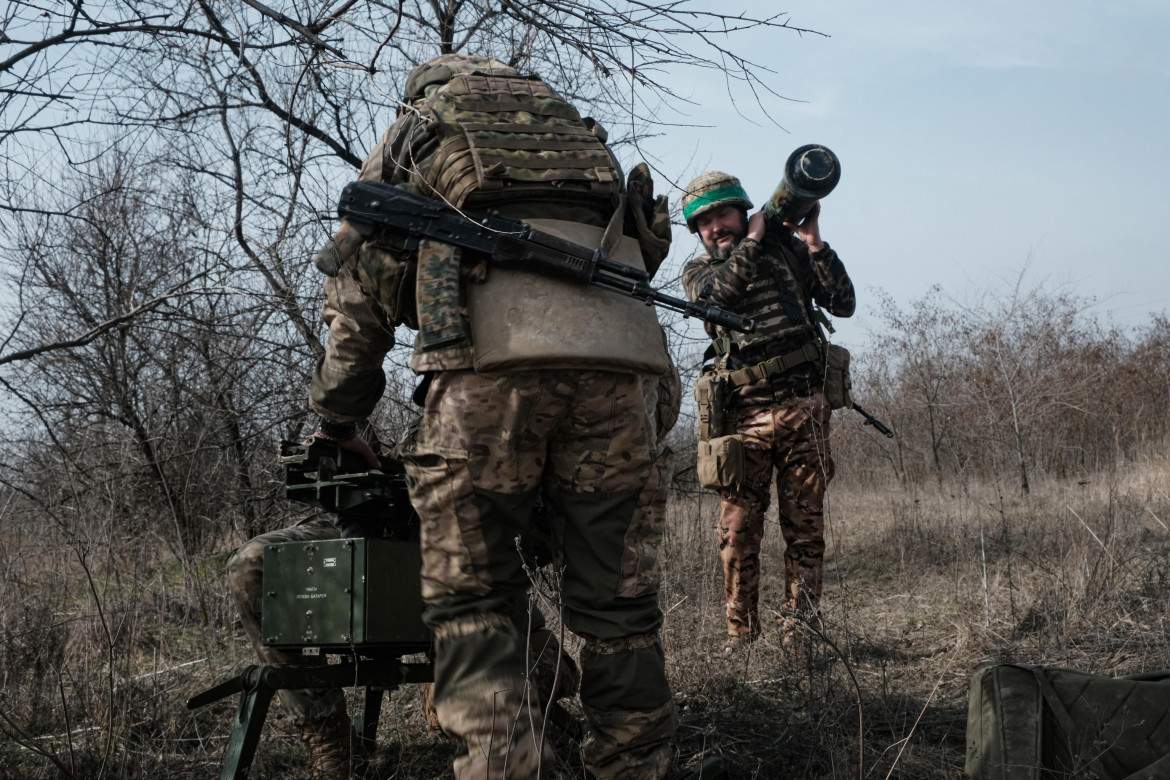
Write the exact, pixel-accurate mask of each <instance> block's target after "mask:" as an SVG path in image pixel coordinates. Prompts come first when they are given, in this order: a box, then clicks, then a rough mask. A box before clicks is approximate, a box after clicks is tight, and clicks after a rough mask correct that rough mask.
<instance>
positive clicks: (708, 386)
mask: <svg viewBox="0 0 1170 780" xmlns="http://www.w3.org/2000/svg"><path fill="white" fill-rule="evenodd" d="M729 391H730V388H729V387H728V385H727V376H726V375H725V374H722V373H719V372H717V371H712V370H711V369H706V370H704V371H703V373H701V374H699V378H698V379H696V380H695V405H696V406H697V407H698V416H699V441H709V440H711V439H716V438H718V437H720V436H722V435H723V434H724V427H725V426H724V419H723V416H724V413H725V412H724V410H725V409H726V407H727V395H728V392H729Z"/></svg>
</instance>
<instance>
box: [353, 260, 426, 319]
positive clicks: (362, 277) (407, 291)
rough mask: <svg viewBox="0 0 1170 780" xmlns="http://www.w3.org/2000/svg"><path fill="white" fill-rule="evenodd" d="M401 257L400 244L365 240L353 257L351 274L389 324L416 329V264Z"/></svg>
mask: <svg viewBox="0 0 1170 780" xmlns="http://www.w3.org/2000/svg"><path fill="white" fill-rule="evenodd" d="M402 257H403V253H402V250H401V247H398V248H396V247H393V246H390V245H388V244H385V243H381V242H379V241H376V240H369V241H366V242H365V243H363V244H362V245H361V247H360V248H359V249H358V251H357V254H356V256H355V257H354V259H353V269H354V275H355V276H356V277H357V280H358V284H359V285H360V286H361V288H362V290H363V291H365V292H366V294H367V295H371V296H373V297H374V298H376V299H377V301H378V303H380V304H381V305H382V308H383V309H384V310H385V312H386V317H387V319H388V320H389V321H390V323H391V324H392V325H406V326H408V327H410V328H418V317H417V316H416V311H415V296H414V286H415V277H416V275H417V273H418V265H417V263H415V262H413V261H412V260H413V259H402Z"/></svg>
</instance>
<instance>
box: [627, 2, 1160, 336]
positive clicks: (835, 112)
mask: <svg viewBox="0 0 1170 780" xmlns="http://www.w3.org/2000/svg"><path fill="white" fill-rule="evenodd" d="M720 5H721V6H722V8H723V9H724V10H730V9H731V5H732V4H728V3H726V2H724V3H721V4H720ZM740 8H744V9H745V10H748V11H750V12H754V13H766V12H775V11H779V10H787V11H788V12H789V14H790V21H791V23H792V24H794V25H796V26H800V27H806V28H812V29H815V30H818V31H821V32H824V33H827V34H828V35H829V36H830V37H827V38H822V37H818V36H814V35H804V36H798V35H796V34H794V33H788V32H783V31H771V32H761V33H759V34H753V35H748V36H746V37H745V38H743V39H740V43H741V44H742V45H743V49H742V50H743V52H744V53H745V54H747V55H749V56H751V57H752V58H753V59H755V60H756V61H757V62H761V63H763V64H766V65H767V66H769V67H770V68H771V69H772V70H774V71H776V73H775V75H774V76H772V77H771V78H770V83H771V84H773V85H774V86H775V87H776V88H777V90H778V91H780V92H781V93H782V94H783V95H784V96H785V97H787V98H791V99H793V101H801V102H789V101H781V100H777V99H772V100H770V101H768V102H767V103H766V107H767V109H768V112H769V113H770V114H771V116H772V118H773V119H774V120H775V121H776V122H777V123H778V124H780V125H781V126H783V128H784V129H783V130H781V129H779V128H777V127H776V126H775V124H773V123H771V122H770V121H769V120H768V118H767V117H766V116H765V115H764V113H763V112H762V110H761V109H760V108H758V107H756V106H755V105H754V104H753V102H752V98H751V96H750V95H749V94H747V93H746V92H745V91H744V90H742V89H739V90H737V91H735V92H734V94H735V95H736V98H737V100H736V105H737V106H738V109H739V111H740V113H742V115H743V116H740V115H738V114H737V112H736V108H735V107H733V106H732V103H731V101H730V100H729V99H728V96H727V90H726V87H725V85H724V84H723V82H722V81H721V80H719V79H717V78H715V77H714V76H712V75H708V76H704V77H701V78H695V77H694V74H693V73H692V74H688V76H687V78H686V79H685V80H680V81H679V82H678V86H677V88H678V89H679V91H680V92H682V93H683V94H686V95H688V96H690V97H691V98H692V99H693V100H694V101H696V102H697V103H698V104H700V105H702V106H703V107H704V110H703V111H699V110H698V109H694V108H691V109H687V110H686V112H687V114H686V115H683V116H675V117H672V116H670V115H669V114H664V116H663V118H664V119H666V120H668V121H679V122H685V121H688V120H689V121H691V122H695V123H702V124H704V125H715V126H714V127H695V128H672V129H670V130H669V131H668V132H667V134H666V135H665V136H664V137H662V138H658V139H653V140H651V141H648V142H647V144H646V146H645V147H644V150H645V151H647V152H650V153H651V154H653V155H655V156H657V157H658V160H657V165H658V166H659V167H660V170H661V171H662V172H663V173H669V174H670V175H672V176H674V177H676V178H677V179H678V180H679V181H680V182H681V183H684V184H685V182H686V181H688V180H689V178H690V177H691V176H693V175H694V174H696V173H698V172H700V171H702V170H706V169H709V168H717V169H721V170H726V171H728V172H731V173H734V174H736V175H738V176H739V177H740V178H741V179H742V180H743V183H744V185H745V187H746V188H747V190H748V192H749V193H750V194H751V196H752V198H753V200H755V201H756V203H757V204H760V203H762V202H763V200H764V199H765V198H766V197H767V196H768V194H769V193H770V192H771V190H772V189H773V188H774V187H775V185H776V183H777V182H778V180H779V175H780V171H781V169H782V166H783V163H784V160H785V158H786V157H787V156H788V154H789V153H790V152H791V151H792V150H793V149H794V148H796V147H797V146H800V145H802V144H805V143H810V142H817V143H822V144H825V145H827V146H829V147H830V148H831V149H833V150H834V151H835V152H836V153H837V154H838V156H839V157H840V158H841V161H842V171H843V176H842V180H841V183H840V185H839V186H838V188H837V190H836V191H835V192H834V193H833V194H832V195H830V196H829V197H828V198H827V199H826V200H825V202H824V204H823V205H824V213H823V216H822V230H823V233H824V236H825V238H826V239H827V240H828V241H830V242H831V243H832V244H833V245H834V246H835V247H836V248H837V249H838V250H839V251H840V253H841V255H842V257H843V259H844V260H845V261H846V265H847V266H848V268H849V271H850V274H851V276H852V277H853V279H854V282H855V284H856V285H857V287H858V289H859V292H860V293H861V297H860V304H861V307H862V309H861V311H860V316H859V317H858V319H857V324H856V325H854V324H852V323H850V324H847V325H846V327H845V328H843V329H842V335H843V336H844V340H845V341H846V343H848V342H849V341H855V340H858V339H864V338H865V335H864V331H865V329H866V328H867V327H874V326H876V324H877V323H876V321H875V320H874V319H873V318H872V317H867V316H866V314H865V306H866V304H867V303H873V302H874V297H875V296H874V295H873V294H872V293H873V292H874V291H876V290H879V289H880V290H883V291H885V292H887V293H888V294H890V295H892V296H893V297H894V299H895V300H896V301H897V302H899V303H901V304H905V303H907V302H909V301H910V300H912V299H914V298H917V297H920V296H922V295H924V294H926V293H927V291H928V290H929V289H930V288H931V287H932V286H934V285H941V286H942V287H943V289H944V290H945V292H946V294H947V295H948V296H950V297H951V298H953V299H955V300H956V301H959V302H962V301H967V300H971V299H972V298H973V297H974V296H975V295H977V294H979V293H983V292H987V291H992V292H994V291H997V290H1009V289H1010V287H1011V285H1012V284H1013V283H1014V282H1015V280H1016V279H1017V278H1018V277H1019V275H1020V274H1021V272H1024V273H1025V285H1026V286H1036V285H1043V286H1044V287H1045V288H1047V289H1051V290H1057V289H1060V290H1065V291H1070V292H1073V293H1075V294H1079V295H1083V296H1093V297H1095V298H1096V299H1097V300H1098V301H1099V303H1098V304H1097V306H1096V307H1095V308H1094V311H1095V312H1096V313H1098V314H1100V315H1101V316H1108V317H1111V318H1112V319H1113V320H1114V321H1116V322H1118V323H1119V324H1122V325H1127V326H1132V325H1140V324H1141V323H1142V322H1144V321H1145V319H1146V317H1148V315H1149V314H1150V313H1151V312H1162V311H1166V310H1168V309H1170V271H1168V270H1167V263H1166V261H1167V254H1168V252H1167V248H1168V246H1170V238H1168V232H1167V230H1168V225H1167V222H1170V214H1168V210H1170V209H1168V207H1170V148H1168V147H1170V55H1168V54H1167V53H1166V49H1167V41H1168V40H1170V2H1167V0H1161V1H1160V2H1153V1H1152V0H1115V2H1113V3H1111V4H1108V5H1106V4H1104V3H1099V2H1097V3H1090V2H1082V1H1081V0H1063V1H1062V2H1055V0H1040V1H1039V2H1030V3H1022V2H1017V3H1009V2H1002V1H1001V0H992V1H991V2H981V3H957V2H942V1H941V0H939V1H937V2H927V1H926V0H889V1H888V2H865V1H864V0H828V1H826V2H802V3H798V4H783V5H782V4H781V3H779V2H746V1H743V2H739V3H735V4H734V10H738V9H740ZM711 107H716V108H717V110H715V111H711V110H710V108H711ZM786 131H787V132H786ZM677 197H678V193H677V192H676V193H672V198H677ZM695 247H696V244H695V243H694V240H693V238H692V237H691V236H689V234H686V233H685V232H684V233H682V234H681V235H677V236H676V251H675V253H674V255H673V256H672V262H673V263H676V264H677V263H682V262H683V261H684V260H685V259H686V257H688V256H690V254H692V253H693V250H694V249H695ZM1025 269H1026V270H1025Z"/></svg>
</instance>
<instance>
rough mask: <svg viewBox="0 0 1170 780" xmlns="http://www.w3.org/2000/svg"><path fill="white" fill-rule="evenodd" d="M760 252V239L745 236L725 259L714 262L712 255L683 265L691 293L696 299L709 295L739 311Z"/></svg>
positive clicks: (716, 302) (709, 298)
mask: <svg viewBox="0 0 1170 780" xmlns="http://www.w3.org/2000/svg"><path fill="white" fill-rule="evenodd" d="M759 253H760V244H759V242H758V241H755V240H754V239H751V238H745V239H744V240H743V241H740V242H739V245H738V246H736V248H735V249H734V250H732V252H731V256H730V257H728V258H727V260H725V261H724V262H722V263H712V262H711V261H710V259H709V256H708V255H702V256H701V257H697V258H695V259H694V260H691V261H690V262H689V263H687V265H686V267H685V268H684V269H683V288H684V289H685V290H686V291H687V297H688V298H690V299H691V300H692V301H697V300H699V299H700V298H704V297H705V298H706V301H707V302H708V303H710V304H712V305H714V306H718V307H719V308H721V309H730V310H732V311H735V309H736V306H737V304H738V303H739V301H740V299H741V298H742V297H743V295H744V293H746V292H747V288H748V285H749V284H750V283H751V281H752V279H754V278H755V276H756V261H757V258H758V257H759Z"/></svg>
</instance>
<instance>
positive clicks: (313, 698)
mask: <svg viewBox="0 0 1170 780" xmlns="http://www.w3.org/2000/svg"><path fill="white" fill-rule="evenodd" d="M339 538H341V530H340V529H339V528H338V527H337V525H336V524H334V522H333V520H332V519H331V518H329V517H326V516H324V515H316V516H314V517H311V518H309V519H307V520H302V521H301V522H300V523H297V524H296V525H294V526H292V527H291V528H282V529H280V530H278V531H270V532H268V533H266V534H261V535H260V536H257V537H256V538H254V539H250V540H248V541H247V542H245V543H244V544H243V546H242V547H240V548H239V549H238V550H236V551H235V552H234V553H232V557H231V558H229V559H228V587H229V588H231V591H232V595H233V596H234V597H235V600H236V607H237V609H239V612H240V623H242V624H243V626H244V633H245V634H246V635H247V636H248V639H250V640H251V641H252V647H254V648H255V649H256V655H257V656H258V657H259V658H260V661H261V662H263V663H264V664H302V665H304V664H316V663H320V664H323V663H325V662H326V658H325V656H323V655H322V656H306V655H301V654H300V653H290V652H286V651H283V650H277V649H275V648H271V647H265V646H264V645H263V644H261V643H260V616H261V608H262V605H263V603H264V588H263V585H264V548H265V547H266V546H267V545H270V544H280V543H282V542H307V541H313V540H324V539H339ZM278 696H279V697H280V702H281V705H282V706H283V707H284V708H285V709H286V710H287V711H288V712H289V714H291V715H292V717H293V721H294V722H295V723H296V725H297V726H298V727H303V726H307V725H310V724H315V723H323V722H324V721H326V720H328V719H329V718H330V717H332V716H334V715H346V709H345V697H344V696H343V695H342V693H341V691H340V690H337V689H336V688H334V689H321V688H316V689H303V690H282V691H279V692H278Z"/></svg>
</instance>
